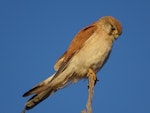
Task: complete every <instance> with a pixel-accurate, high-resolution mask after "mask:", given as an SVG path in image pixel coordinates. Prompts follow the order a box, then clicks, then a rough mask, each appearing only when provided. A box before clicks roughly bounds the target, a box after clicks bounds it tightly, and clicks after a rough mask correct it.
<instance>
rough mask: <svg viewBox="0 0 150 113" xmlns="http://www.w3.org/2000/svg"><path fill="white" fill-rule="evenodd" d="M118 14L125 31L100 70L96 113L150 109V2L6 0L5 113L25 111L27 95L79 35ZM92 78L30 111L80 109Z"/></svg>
mask: <svg viewBox="0 0 150 113" xmlns="http://www.w3.org/2000/svg"><path fill="white" fill-rule="evenodd" d="M107 15H111V16H114V17H116V18H117V19H118V20H119V21H120V22H121V23H122V26H123V34H122V35H121V36H120V37H119V39H118V40H117V41H116V42H115V43H114V47H113V51H112V54H111V56H110V58H109V60H108V62H107V64H106V65H105V66H104V68H103V69H102V70H101V71H100V72H99V73H98V75H97V76H98V78H99V80H100V81H99V82H98V83H97V84H96V86H95V92H94V98H93V113H150V82H149V80H150V36H149V33H150V27H149V25H150V1H148V0H112V1H110V0H93V1H92V0H91V1H90V0H72V1H71V0H62V1H61V0H59V1H58V0H53V1H52V0H41V1H40V0H1V1H0V76H1V82H0V87H1V93H0V100H1V102H0V113H19V112H20V111H21V110H22V109H23V107H24V104H25V102H26V101H27V99H29V98H23V97H22V94H23V93H24V92H26V91H27V90H28V89H30V88H32V87H33V86H34V85H35V84H37V83H38V82H40V81H42V80H44V79H45V78H47V77H48V76H49V75H51V74H53V73H54V68H53V65H54V64H55V62H56V60H57V58H59V56H60V55H61V54H62V53H63V52H64V51H65V50H66V49H67V47H68V46H69V43H70V41H71V40H72V38H73V37H74V35H75V34H76V33H77V32H78V31H79V30H80V29H81V28H83V27H85V26H87V25H89V24H91V23H92V22H94V21H96V20H98V19H99V18H100V17H102V16H107ZM86 101H87V81H86V80H82V81H80V82H78V83H77V84H74V85H71V86H69V87H67V88H65V89H62V90H60V91H58V92H57V93H56V94H55V95H53V96H51V97H49V98H48V99H47V100H45V101H44V102H42V103H41V104H39V105H38V106H36V107H35V108H34V109H32V110H30V111H27V113H80V111H81V110H83V109H84V108H85V104H86Z"/></svg>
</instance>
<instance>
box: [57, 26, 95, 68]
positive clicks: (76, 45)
mask: <svg viewBox="0 0 150 113" xmlns="http://www.w3.org/2000/svg"><path fill="white" fill-rule="evenodd" d="M96 30H97V26H96V24H95V23H93V24H91V25H90V26H88V27H85V28H84V29H82V30H81V31H79V32H78V33H77V35H76V36H75V37H74V39H73V40H72V42H71V44H70V46H69V48H68V50H67V51H66V52H65V53H64V54H63V55H62V56H61V57H60V58H59V59H58V60H57V62H56V64H55V66H54V68H55V70H58V69H59V68H60V67H62V65H64V63H66V61H67V62H68V60H69V59H71V57H72V56H73V54H75V53H77V52H78V51H79V50H80V49H81V48H82V46H83V45H84V43H85V42H86V40H88V38H90V36H91V35H92V34H93V33H94V32H95V31H96Z"/></svg>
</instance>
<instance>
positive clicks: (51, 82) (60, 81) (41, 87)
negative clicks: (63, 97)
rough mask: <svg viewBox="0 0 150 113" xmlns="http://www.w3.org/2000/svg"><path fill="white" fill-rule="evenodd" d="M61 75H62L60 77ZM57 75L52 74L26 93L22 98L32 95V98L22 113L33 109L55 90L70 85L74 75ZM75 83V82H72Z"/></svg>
mask: <svg viewBox="0 0 150 113" xmlns="http://www.w3.org/2000/svg"><path fill="white" fill-rule="evenodd" d="M61 74H62V75H61ZM61 74H59V73H58V76H57V73H56V74H53V75H52V76H50V77H49V78H47V79H46V80H44V81H43V82H41V83H39V84H38V85H36V86H35V87H33V88H32V89H31V90H29V91H27V92H26V93H25V94H24V95H23V97H27V96H29V95H32V94H34V96H33V97H31V98H30V99H29V100H28V101H27V102H26V104H25V108H24V110H23V111H22V113H24V112H25V110H29V109H31V108H33V107H35V106H36V105H37V104H39V103H40V102H41V101H43V100H44V99H46V98H47V97H48V96H50V95H52V94H54V93H55V92H56V91H57V90H59V89H61V88H62V87H65V86H66V85H68V84H69V83H72V80H74V79H73V78H72V75H73V74H74V73H69V72H68V74H64V73H61ZM59 75H60V76H59ZM73 82H76V81H73Z"/></svg>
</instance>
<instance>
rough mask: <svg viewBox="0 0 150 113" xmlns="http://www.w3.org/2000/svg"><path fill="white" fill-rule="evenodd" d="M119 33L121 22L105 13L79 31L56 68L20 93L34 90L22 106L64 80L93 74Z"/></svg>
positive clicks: (31, 104)
mask: <svg viewBox="0 0 150 113" xmlns="http://www.w3.org/2000/svg"><path fill="white" fill-rule="evenodd" d="M121 33H122V26H121V24H120V22H119V21H118V20H116V19H115V18H114V17H112V16H104V17H102V18H100V19H99V20H98V21H96V22H94V23H92V24H91V25H89V26H88V27H85V28H83V29H82V30H81V31H79V32H78V33H77V35H76V36H75V37H74V39H73V40H72V42H71V44H70V46H69V48H68V49H67V51H66V52H64V54H63V55H62V56H61V57H60V58H59V59H58V60H57V62H56V64H55V66H54V68H55V70H56V72H55V73H54V74H53V75H52V76H50V77H49V78H47V79H46V80H44V81H43V82H41V83H39V84H37V85H36V86H35V87H34V88H32V89H30V90H29V91H27V92H26V93H25V94H24V95H23V97H26V96H29V95H32V94H34V96H33V97H32V98H30V99H29V100H28V101H27V103H26V105H25V108H24V110H29V109H31V108H33V107H34V106H36V105H37V104H38V103H40V102H41V101H43V100H44V99H46V98H47V97H48V96H50V95H52V94H54V93H55V92H56V91H57V90H59V89H61V88H63V87H64V86H66V85H67V84H70V83H75V82H77V81H79V80H81V79H83V78H88V73H89V72H92V73H95V75H96V73H97V72H98V71H99V70H100V69H101V68H102V67H103V65H104V64H105V62H106V60H107V59H108V57H109V55H110V52H111V50H112V46H113V42H114V41H115V40H116V39H117V38H118V36H119V35H121ZM95 78H96V77H95Z"/></svg>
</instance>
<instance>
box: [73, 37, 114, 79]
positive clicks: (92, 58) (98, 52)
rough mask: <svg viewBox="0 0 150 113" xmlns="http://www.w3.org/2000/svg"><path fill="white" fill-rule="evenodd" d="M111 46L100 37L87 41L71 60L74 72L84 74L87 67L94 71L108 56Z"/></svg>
mask: <svg viewBox="0 0 150 113" xmlns="http://www.w3.org/2000/svg"><path fill="white" fill-rule="evenodd" d="M111 46H112V45H110V44H109V43H107V41H105V40H100V39H99V40H97V41H96V42H95V41H94V40H90V41H89V42H87V43H86V44H85V45H84V46H83V47H82V48H81V49H80V51H79V52H78V53H77V54H76V55H75V57H74V59H73V60H72V61H73V62H74V69H75V71H76V73H78V74H80V75H81V76H85V75H86V74H87V72H88V69H89V68H91V69H92V70H93V71H94V72H95V73H96V72H97V71H98V70H99V69H100V68H101V67H102V66H103V64H104V63H105V60H106V59H107V58H108V55H109V53H110V51H111Z"/></svg>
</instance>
